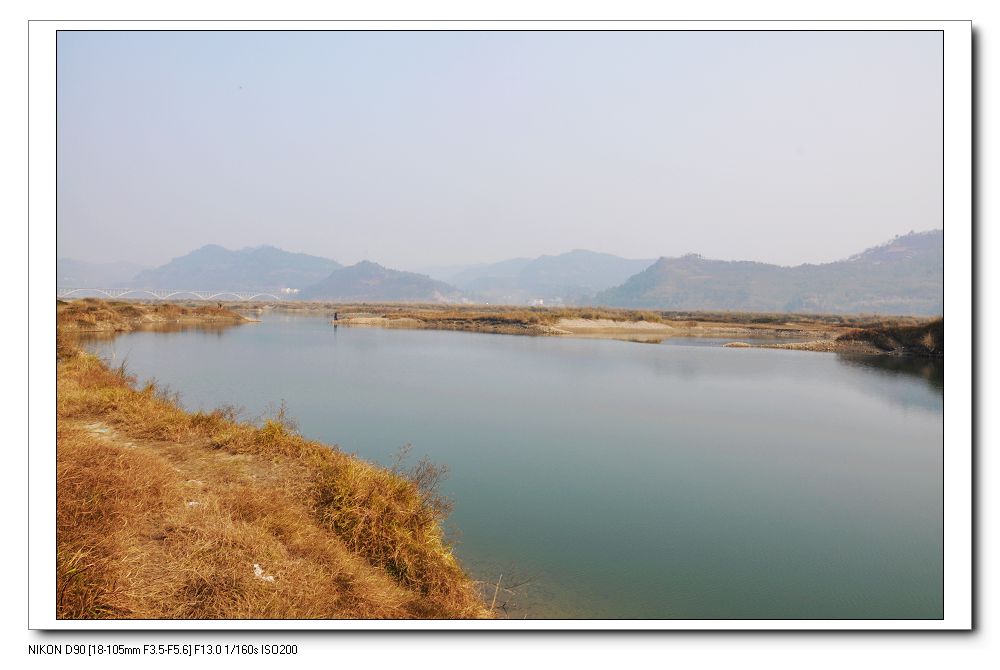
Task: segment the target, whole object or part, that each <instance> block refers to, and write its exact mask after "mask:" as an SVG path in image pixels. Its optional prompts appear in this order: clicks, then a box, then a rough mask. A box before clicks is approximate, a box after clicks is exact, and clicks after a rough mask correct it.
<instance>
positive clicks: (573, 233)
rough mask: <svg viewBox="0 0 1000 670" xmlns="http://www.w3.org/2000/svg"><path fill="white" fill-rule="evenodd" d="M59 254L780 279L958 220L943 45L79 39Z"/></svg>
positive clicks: (804, 37)
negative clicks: (266, 248) (291, 257)
mask: <svg viewBox="0 0 1000 670" xmlns="http://www.w3.org/2000/svg"><path fill="white" fill-rule="evenodd" d="M58 44H59V54H58V68H59V71H58V87H59V90H58V93H59V120H58V125H59V128H58V130H59V145H58V147H59V161H58V178H59V186H58V197H59V221H58V244H59V249H58V253H59V256H60V257H73V258H78V259H81V260H87V261H93V262H105V261H113V260H132V261H135V262H139V263H143V264H148V265H157V264H160V263H163V262H166V261H168V260H169V259H170V258H172V257H174V256H179V255H182V254H184V253H187V252H188V251H190V250H192V249H193V248H195V247H198V246H201V245H204V244H208V243H216V244H221V245H223V246H226V247H229V248H242V247H247V246H257V245H261V244H271V245H274V246H278V247H281V248H284V249H288V250H290V251H304V252H308V253H313V254H317V255H321V256H327V257H330V258H334V259H336V260H338V261H340V262H343V263H352V262H355V261H358V260H361V259H363V258H368V259H371V260H375V261H378V262H380V263H383V264H386V265H389V266H393V267H400V268H405V269H412V268H419V267H422V266H426V265H442V264H451V263H467V262H480V261H495V260H500V259H504V258H509V257H513V256H537V255H540V254H555V253H561V252H564V251H568V250H570V249H574V248H586V249H593V250H596V251H607V252H610V253H615V254H619V255H622V256H628V257H657V256H675V255H680V254H683V253H687V252H692V251H693V252H698V253H701V254H703V255H705V256H708V257H712V258H722V259H749V260H759V261H767V262H774V263H781V264H797V263H801V262H822V261H830V260H835V259H838V258H843V257H846V256H848V255H850V254H852V253H854V252H857V251H860V250H862V249H864V248H866V247H868V246H872V245H874V244H877V243H880V242H883V241H885V240H887V239H889V238H891V237H892V236H893V235H896V234H900V233H905V232H907V231H909V230H911V229H913V230H926V229H930V228H939V227H941V217H942V203H941V189H942V166H941V159H942V156H941V152H942V149H941V133H942V117H941V105H942V90H941V86H942V71H941V58H942V38H941V34H940V33H937V32H907V33H900V32H896V33H882V32H714V33H713V32H229V33H220V32H66V31H63V32H60V33H59V40H58Z"/></svg>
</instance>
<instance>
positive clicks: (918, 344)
mask: <svg viewBox="0 0 1000 670" xmlns="http://www.w3.org/2000/svg"><path fill="white" fill-rule="evenodd" d="M837 340H838V341H842V342H865V343H867V344H870V345H872V346H874V347H875V348H877V349H878V350H880V351H884V352H887V353H899V354H912V355H917V356H944V319H935V320H934V321H931V322H929V323H924V324H920V325H915V326H914V325H882V326H874V327H871V328H863V329H860V330H856V331H853V332H850V333H844V334H843V335H841V336H840V337H838V338H837Z"/></svg>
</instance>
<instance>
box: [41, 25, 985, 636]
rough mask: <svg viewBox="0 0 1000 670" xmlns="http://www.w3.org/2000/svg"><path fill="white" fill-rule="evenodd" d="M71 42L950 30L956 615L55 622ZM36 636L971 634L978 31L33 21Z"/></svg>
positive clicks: (947, 497) (951, 590) (951, 583)
mask: <svg viewBox="0 0 1000 670" xmlns="http://www.w3.org/2000/svg"><path fill="white" fill-rule="evenodd" d="M60 30H116V31H117V30H286V31H293V30H329V31H334V30H352V31H357V30H382V31H390V30H408V31H412V30H449V31H457V30H479V31H484V30H485V31H490V30H532V31H535V30H577V31H579V30H615V31H630V30H652V31H658V30H674V31H676V30H692V31H693V30H718V31H733V30H741V31H746V30H754V31H757V30H762V31H763V30H780V31H799V30H801V31H818V30H822V31H834V30H843V31H909V30H923V31H926V30H939V31H941V32H942V33H943V38H944V69H943V73H944V115H943V123H944V128H943V145H944V146H943V148H944V220H943V221H942V227H943V228H944V229H945V238H946V239H945V242H946V243H945V247H944V268H945V277H944V279H945V281H944V303H945V305H947V307H948V322H947V334H948V348H949V353H948V365H947V370H946V381H947V390H948V391H947V397H946V401H947V402H945V403H944V444H943V452H944V453H943V455H944V474H943V478H944V617H943V619H935V620H908V619H900V620H885V619H877V620H868V619H850V620H819V619H817V620H773V619H768V620H764V619H759V620H758V619H755V620H742V619H741V620H722V619H718V620H716V619H713V620H683V619H679V620H674V619H662V620H661V619H656V620H634V619H613V620H612V619H582V620H576V619H574V620H551V619H549V620H519V621H512V620H486V621H470V620H444V621H425V620H416V621H399V620H338V621H330V620H319V621H313V620H249V621H246V620H197V621H190V620H183V621H180V620H113V621H106V620H100V621H78V620H73V621H65V620H58V619H56V618H55V602H56V592H55V574H56V565H55V559H56V542H55V512H56V491H55V476H54V475H55V467H56V458H55V452H56V449H55V444H56V425H55V423H56V422H55V412H54V411H53V408H54V407H55V400H56V384H55V376H56V369H55V365H56V364H55V357H54V356H53V355H52V352H53V351H54V348H55V310H53V309H52V298H53V297H54V296H55V293H56V253H55V252H56V34H57V31H60ZM28 111H29V116H28V120H29V125H28V142H29V154H28V205H29V207H28V242H29V244H28V251H29V253H28V264H29V286H28V289H29V342H30V344H29V361H28V363H29V411H28V414H29V417H28V418H29V439H28V441H27V444H26V445H25V448H27V449H28V486H29V510H28V515H29V516H28V521H29V533H28V535H29V537H28V565H29V571H28V575H27V577H28V590H29V606H28V624H29V627H30V628H31V629H44V630H102V631H116V630H119V631H120V630H192V631H206V630H216V631H223V630H248V629H263V630H286V631H304V630H469V631H517V630H521V631H523V630H720V631H722V630H787V631H791V630H928V631H930V630H970V629H971V628H972V626H973V588H974V584H973V553H972V549H973V523H972V520H973V516H972V512H973V509H972V506H973V502H974V500H973V495H972V482H973V473H972V462H973V430H972V411H973V398H972V390H973V387H972V365H973V360H972V354H973V349H972V337H973V333H972V324H973V319H972V317H973V313H972V309H973V303H972V281H973V277H972V232H973V221H972V215H973V210H972V185H973V181H972V140H973V138H972V24H971V22H969V21H719V20H713V21H620V20H615V21H580V20H573V21H454V20H447V21H425V20H420V21H287V20H280V21H248V20H238V21H119V20H109V21H48V20H47V21H30V22H29V23H28Z"/></svg>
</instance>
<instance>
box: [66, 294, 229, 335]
mask: <svg viewBox="0 0 1000 670" xmlns="http://www.w3.org/2000/svg"><path fill="white" fill-rule="evenodd" d="M243 321H247V319H246V317H244V316H241V315H240V314H237V313H236V312H233V311H232V310H229V309H226V308H223V307H213V306H208V305H202V306H198V307H188V306H182V305H176V304H173V303H140V302H131V301H124V300H119V301H113V300H98V299H96V298H84V299H82V300H73V301H69V302H67V301H63V300H58V301H56V323H57V327H58V328H60V329H62V330H64V331H79V332H87V331H119V332H120V331H128V330H134V329H136V328H138V327H140V326H143V325H147V324H167V323H206V322H208V323H211V322H221V323H239V322H243Z"/></svg>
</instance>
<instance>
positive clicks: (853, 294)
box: [58, 230, 944, 314]
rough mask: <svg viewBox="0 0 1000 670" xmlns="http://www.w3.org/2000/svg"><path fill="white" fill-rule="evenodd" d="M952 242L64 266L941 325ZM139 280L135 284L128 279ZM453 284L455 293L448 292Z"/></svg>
mask: <svg viewBox="0 0 1000 670" xmlns="http://www.w3.org/2000/svg"><path fill="white" fill-rule="evenodd" d="M943 254H944V233H943V231H941V230H934V231H930V232H925V233H910V234H908V235H903V236H900V237H897V238H895V239H893V240H892V241H890V242H888V243H886V244H884V245H881V246H878V247H874V248H871V249H868V250H867V251H864V252H862V253H860V254H857V255H855V256H852V257H851V258H848V259H846V260H842V261H836V262H833V263H823V264H818V265H808V264H807V265H798V266H795V267H785V266H780V265H770V264H767V263H755V262H751V261H719V260H710V259H706V258H702V257H701V256H698V255H695V254H689V255H687V256H682V257H679V258H660V259H659V260H656V261H653V260H652V259H646V260H644V259H628V258H621V257H619V256H614V255H611V254H603V253H597V252H593V251H585V250H581V249H577V250H574V251H570V252H568V253H565V254H560V255H557V256H540V257H538V258H512V259H509V260H506V261H501V262H499V263H492V264H483V265H465V266H452V267H450V268H437V269H432V271H433V272H434V274H435V275H436V276H435V277H430V276H428V275H427V274H420V273H416V272H403V271H400V270H394V269H391V268H386V267H383V266H381V265H379V264H377V263H373V262H370V261H363V262H361V263H357V264H355V265H352V266H350V267H344V266H342V265H341V264H340V263H338V262H336V261H334V260H330V259H328V258H320V257H318V256H310V255H308V254H300V253H290V252H287V251H283V250H281V249H277V248H275V247H257V248H254V249H242V250H238V251H231V250H228V249H224V248H223V247H220V246H216V245H209V246H205V247H201V248H200V249H196V250H195V251H192V252H191V253H189V254H187V255H185V256H181V257H179V258H175V259H173V260H172V261H170V262H169V263H167V264H165V265H163V266H160V267H158V268H153V269H139V271H138V272H136V271H135V270H136V269H137V266H134V265H132V264H128V263H109V264H104V265H95V264H89V263H82V262H80V261H73V260H72V259H60V260H59V267H58V272H59V285H60V286H65V287H93V288H96V287H101V288H106V287H112V286H115V285H117V286H129V287H135V288H173V289H200V290H231V291H236V290H253V289H266V290H275V289H282V288H289V289H297V290H298V292H297V293H296V294H295V296H296V297H297V298H299V299H302V300H330V301H340V302H460V301H461V302H489V303H494V304H515V305H516V304H522V305H523V304H532V303H538V302H540V301H541V302H543V303H544V304H546V305H551V304H555V305H558V304H577V305H586V304H590V305H607V306H615V307H630V308H642V309H666V310H669V309H680V310H735V311H764V312H814V313H817V312H827V313H838V312H840V313H851V312H854V313H857V312H872V313H880V314H940V313H941V312H942V301H943V297H942V289H943V281H944V256H943ZM130 274H131V275H134V276H128V275H130ZM443 279H447V281H442V280H443Z"/></svg>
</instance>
